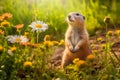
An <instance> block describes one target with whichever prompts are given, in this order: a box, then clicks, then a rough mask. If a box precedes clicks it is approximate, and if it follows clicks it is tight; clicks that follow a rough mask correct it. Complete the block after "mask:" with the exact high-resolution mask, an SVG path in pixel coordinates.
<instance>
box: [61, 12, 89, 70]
mask: <svg viewBox="0 0 120 80" xmlns="http://www.w3.org/2000/svg"><path fill="white" fill-rule="evenodd" d="M67 22H68V29H67V31H66V34H65V50H64V52H63V57H62V63H61V67H62V68H64V67H65V66H67V65H68V64H70V63H72V61H73V60H74V59H75V58H79V59H85V58H86V57H87V56H88V55H89V54H90V53H91V50H90V47H89V35H88V32H87V30H86V27H85V17H84V16H83V15H81V14H79V13H78V12H71V13H69V14H68V16H67Z"/></svg>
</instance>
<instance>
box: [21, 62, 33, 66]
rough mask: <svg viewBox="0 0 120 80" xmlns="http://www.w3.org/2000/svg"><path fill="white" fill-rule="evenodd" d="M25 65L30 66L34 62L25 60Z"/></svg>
mask: <svg viewBox="0 0 120 80" xmlns="http://www.w3.org/2000/svg"><path fill="white" fill-rule="evenodd" d="M23 65H24V66H25V67H30V66H32V62H30V61H26V62H24V64H23Z"/></svg>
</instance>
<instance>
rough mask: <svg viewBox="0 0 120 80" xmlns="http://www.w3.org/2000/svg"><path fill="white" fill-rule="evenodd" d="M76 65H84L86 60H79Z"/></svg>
mask: <svg viewBox="0 0 120 80" xmlns="http://www.w3.org/2000/svg"><path fill="white" fill-rule="evenodd" d="M76 65H78V66H83V65H85V61H84V60H79V61H78V62H77V63H76Z"/></svg>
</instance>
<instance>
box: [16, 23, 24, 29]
mask: <svg viewBox="0 0 120 80" xmlns="http://www.w3.org/2000/svg"><path fill="white" fill-rule="evenodd" d="M23 26H24V24H18V25H15V28H16V29H20V28H23Z"/></svg>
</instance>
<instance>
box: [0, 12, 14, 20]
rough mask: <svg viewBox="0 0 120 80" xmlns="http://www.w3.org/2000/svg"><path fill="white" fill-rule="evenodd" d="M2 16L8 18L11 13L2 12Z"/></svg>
mask: <svg viewBox="0 0 120 80" xmlns="http://www.w3.org/2000/svg"><path fill="white" fill-rule="evenodd" d="M2 17H4V18H7V19H9V18H11V17H12V14H11V13H4V14H3V15H2Z"/></svg>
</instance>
